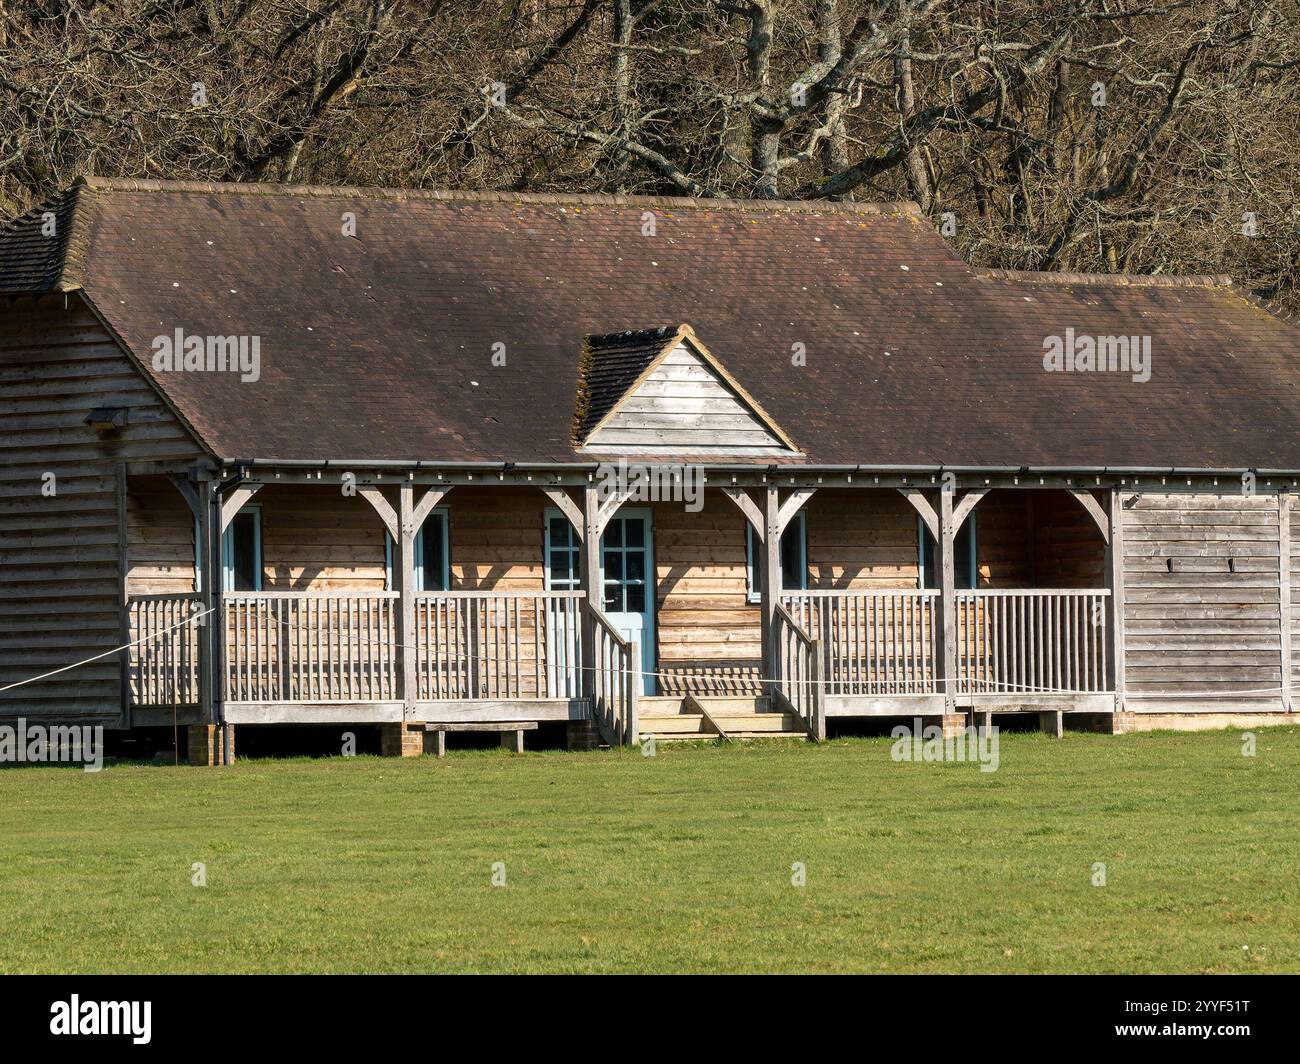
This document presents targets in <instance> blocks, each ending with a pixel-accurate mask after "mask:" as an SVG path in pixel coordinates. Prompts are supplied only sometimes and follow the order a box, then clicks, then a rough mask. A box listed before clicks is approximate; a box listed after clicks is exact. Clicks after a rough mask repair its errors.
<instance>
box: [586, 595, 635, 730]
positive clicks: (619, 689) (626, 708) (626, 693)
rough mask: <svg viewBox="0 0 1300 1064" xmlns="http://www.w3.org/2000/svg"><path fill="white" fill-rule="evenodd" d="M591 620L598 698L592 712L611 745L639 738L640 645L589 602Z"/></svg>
mask: <svg viewBox="0 0 1300 1064" xmlns="http://www.w3.org/2000/svg"><path fill="white" fill-rule="evenodd" d="M587 609H588V611H589V612H590V616H591V619H592V633H593V638H592V644H593V654H592V656H593V659H594V662H593V664H594V668H595V672H594V676H593V683H594V687H595V691H594V694H595V698H594V700H593V704H592V707H591V708H592V712H593V714H594V715H595V718H596V726H597V727H598V728H599V729H600V734H601V738H603V739H604V740H605V742H607V743H609V745H610V746H619V745H626V744H631V743H636V742H639V741H640V736H639V735H638V734H637V726H638V725H637V696H638V694H639V693H640V691H641V684H642V679H641V645H640V643H639V642H638V641H637V640H635V639H627V638H625V637H624V636H622V635H621V634H619V631H618V629H617V628H615V627H614V624H613V622H612V621H611V620H610V619H609V618H608V617H607V616H606V615H605V613H604V611H602V610H601V609H600V608H599V607H598V606H596V605H595V604H593V603H587Z"/></svg>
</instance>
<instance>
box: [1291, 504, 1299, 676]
mask: <svg viewBox="0 0 1300 1064" xmlns="http://www.w3.org/2000/svg"><path fill="white" fill-rule="evenodd" d="M1289 569H1290V572H1291V690H1292V699H1293V701H1300V495H1292V496H1291V557H1290V559H1289Z"/></svg>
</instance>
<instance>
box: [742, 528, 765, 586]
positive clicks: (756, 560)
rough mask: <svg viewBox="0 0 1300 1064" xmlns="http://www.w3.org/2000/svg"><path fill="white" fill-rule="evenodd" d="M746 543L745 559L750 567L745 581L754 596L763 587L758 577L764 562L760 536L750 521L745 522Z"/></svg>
mask: <svg viewBox="0 0 1300 1064" xmlns="http://www.w3.org/2000/svg"><path fill="white" fill-rule="evenodd" d="M745 543H746V545H747V548H748V549H747V550H746V552H745V559H746V564H747V566H748V569H749V572H748V574H747V577H746V581H745V583H746V586H747V587H748V590H749V594H750V595H751V596H753V595H757V594H758V593H759V591H760V590H761V587H760V586H759V585H760V581H759V579H758V572H759V569H758V567H759V566H760V565H761V564H762V553H761V551H762V548H761V546H760V545H759V542H758V536H757V534H756V533H755V532H754V526H753V525H751V524H750V523H749V522H748V521H746V522H745Z"/></svg>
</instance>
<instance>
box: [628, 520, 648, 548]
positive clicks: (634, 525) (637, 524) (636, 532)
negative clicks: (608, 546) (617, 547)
mask: <svg viewBox="0 0 1300 1064" xmlns="http://www.w3.org/2000/svg"><path fill="white" fill-rule="evenodd" d="M624 527H625V528H626V545H627V546H629V547H644V546H645V522H644V521H642V520H641V519H640V518H628V520H627V521H626V522H625V526H624Z"/></svg>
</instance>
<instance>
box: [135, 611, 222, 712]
mask: <svg viewBox="0 0 1300 1064" xmlns="http://www.w3.org/2000/svg"><path fill="white" fill-rule="evenodd" d="M126 609H127V614H128V617H129V618H130V626H131V642H132V643H133V644H134V645H133V646H132V647H131V649H130V651H129V659H128V660H129V672H128V677H129V680H128V683H129V688H130V697H131V704H132V705H136V706H186V705H197V704H198V702H199V635H200V633H201V632H202V631H203V629H202V627H201V625H200V621H199V618H200V615H201V614H202V612H203V601H202V598H201V597H200V596H199V595H197V594H189V595H138V596H135V597H133V598H131V600H130V601H129V602H128V603H127V607H126Z"/></svg>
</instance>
